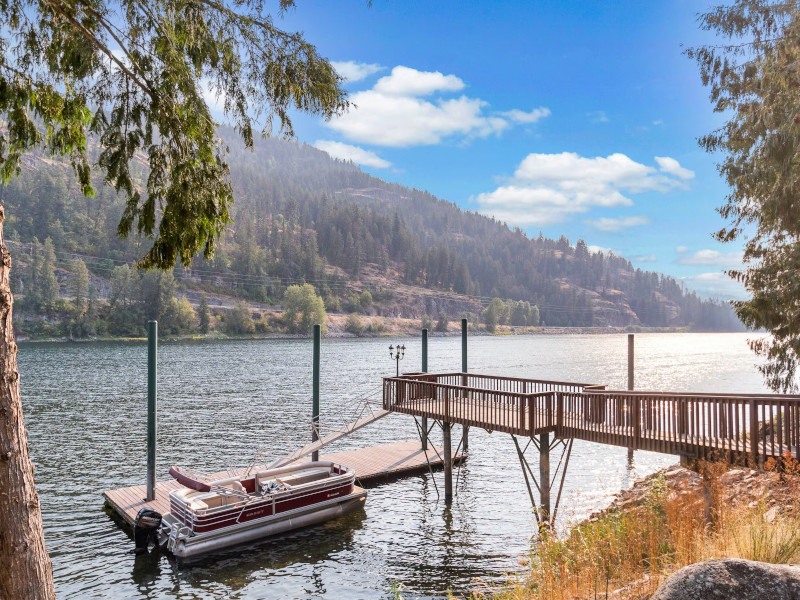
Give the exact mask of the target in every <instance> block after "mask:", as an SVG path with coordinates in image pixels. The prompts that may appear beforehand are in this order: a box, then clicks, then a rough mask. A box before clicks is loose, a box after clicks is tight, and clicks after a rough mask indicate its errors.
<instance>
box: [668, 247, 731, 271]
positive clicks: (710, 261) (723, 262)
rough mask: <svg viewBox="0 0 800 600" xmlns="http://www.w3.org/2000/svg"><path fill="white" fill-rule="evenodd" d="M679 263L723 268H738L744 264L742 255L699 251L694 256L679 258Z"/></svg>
mask: <svg viewBox="0 0 800 600" xmlns="http://www.w3.org/2000/svg"><path fill="white" fill-rule="evenodd" d="M684 254H685V253H684ZM677 262H678V263H679V264H681V265H719V266H723V267H736V266H741V264H742V253H741V252H719V251H717V250H698V251H697V252H695V253H694V254H690V255H688V256H681V257H680V258H678V260H677Z"/></svg>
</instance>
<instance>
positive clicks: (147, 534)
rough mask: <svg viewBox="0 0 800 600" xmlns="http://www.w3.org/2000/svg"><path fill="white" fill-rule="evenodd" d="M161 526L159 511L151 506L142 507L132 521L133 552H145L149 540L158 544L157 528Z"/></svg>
mask: <svg viewBox="0 0 800 600" xmlns="http://www.w3.org/2000/svg"><path fill="white" fill-rule="evenodd" d="M160 527H161V513H159V512H157V511H155V510H153V509H152V508H143V509H141V510H140V511H139V513H138V514H137V515H136V519H134V521H133V542H134V544H135V545H136V547H135V548H134V550H133V552H134V554H144V553H145V552H147V548H148V546H150V542H154V543H155V544H156V545H157V544H158V530H159V528H160Z"/></svg>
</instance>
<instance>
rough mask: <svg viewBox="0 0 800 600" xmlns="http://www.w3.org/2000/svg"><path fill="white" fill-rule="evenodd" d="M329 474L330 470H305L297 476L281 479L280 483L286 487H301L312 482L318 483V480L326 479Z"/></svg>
mask: <svg viewBox="0 0 800 600" xmlns="http://www.w3.org/2000/svg"><path fill="white" fill-rule="evenodd" d="M330 474H331V472H330V469H329V468H327V467H325V468H323V469H307V470H304V471H302V472H301V473H298V474H297V475H289V476H287V477H281V481H283V482H284V483H286V484H288V485H303V484H304V483H310V482H312V481H319V480H320V479H326V478H327V477H329V476H330Z"/></svg>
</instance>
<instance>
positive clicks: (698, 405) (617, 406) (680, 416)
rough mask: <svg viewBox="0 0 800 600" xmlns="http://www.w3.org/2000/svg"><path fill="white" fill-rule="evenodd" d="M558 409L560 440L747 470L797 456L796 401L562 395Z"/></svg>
mask: <svg viewBox="0 0 800 600" xmlns="http://www.w3.org/2000/svg"><path fill="white" fill-rule="evenodd" d="M559 405H560V407H561V408H562V410H563V413H564V419H563V421H562V423H561V427H560V428H559V430H558V432H557V434H558V435H560V436H563V437H575V438H579V439H585V440H589V441H597V442H602V443H607V444H614V445H617V446H627V447H630V448H634V449H642V450H652V451H655V452H664V453H667V454H677V455H680V456H687V457H690V458H698V459H716V458H721V457H723V456H725V455H734V456H740V457H742V458H745V459H746V461H747V462H748V463H750V464H752V465H756V464H758V462H759V459H760V458H768V457H777V456H780V455H782V454H784V453H785V452H787V451H789V452H791V453H792V455H793V456H795V457H798V456H799V455H800V396H789V395H781V394H698V393H673V392H630V391H614V390H604V391H602V392H593V391H589V392H585V393H564V394H563V395H562V401H561V402H560V403H559ZM753 440H756V443H752V441H753Z"/></svg>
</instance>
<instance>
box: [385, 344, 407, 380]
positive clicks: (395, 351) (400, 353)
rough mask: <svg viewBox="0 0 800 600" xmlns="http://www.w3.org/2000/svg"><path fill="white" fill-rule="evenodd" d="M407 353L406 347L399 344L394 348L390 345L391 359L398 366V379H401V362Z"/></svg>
mask: <svg viewBox="0 0 800 600" xmlns="http://www.w3.org/2000/svg"><path fill="white" fill-rule="evenodd" d="M405 353H406V347H405V345H402V346H401V345H400V344H397V346H396V347H395V346H392V345H391V344H389V358H391V359H392V360H393V361H395V363H396V364H397V372H396V375H395V376H396V377H400V361H401V360H403V357H404V356H405Z"/></svg>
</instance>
